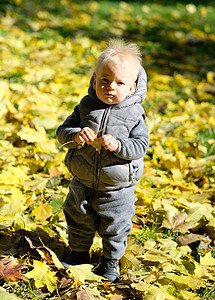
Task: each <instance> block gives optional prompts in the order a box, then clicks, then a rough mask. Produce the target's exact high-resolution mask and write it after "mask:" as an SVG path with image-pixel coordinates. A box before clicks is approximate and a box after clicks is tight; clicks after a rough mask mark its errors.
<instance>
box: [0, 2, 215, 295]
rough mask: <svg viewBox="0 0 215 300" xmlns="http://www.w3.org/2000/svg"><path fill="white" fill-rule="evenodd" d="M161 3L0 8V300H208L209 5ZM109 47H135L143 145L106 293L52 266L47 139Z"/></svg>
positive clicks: (61, 169)
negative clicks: (143, 78) (143, 84)
mask: <svg viewBox="0 0 215 300" xmlns="http://www.w3.org/2000/svg"><path fill="white" fill-rule="evenodd" d="M161 3H162V2H161ZM167 3H168V2H166V3H165V4H158V3H157V4H156V3H151V4H150V3H148V2H145V4H143V3H142V4H141V3H140V1H139V2H132V3H130V4H129V3H127V2H118V1H109V2H108V1H69V0H61V1H57V0H52V1H51V0H50V1H49V0H47V1H42V0H36V1H30V0H29V1H28V0H23V1H22V0H14V1H12V0H11V1H6V0H4V1H2V2H1V4H0V9H1V12H0V137H1V140H0V255H1V257H0V285H1V287H0V296H1V299H7V300H8V299H17V297H19V298H20V299H79V300H80V299H84V300H85V299H111V300H119V299H149V300H152V299H156V300H159V299H168V300H169V299H170V300H171V299H214V298H215V286H214V284H215V244H214V240H215V209H214V201H215V195H214V190H215V176H214V174H215V164H214V162H215V129H214V128H215V109H214V104H215V97H214V94H215V85H214V83H215V72H214V69H215V68H214V67H215V59H214V44H215V19H214V15H215V8H214V7H213V5H212V4H213V1H211V2H210V1H206V2H205V4H204V5H203V4H199V5H194V4H191V3H188V4H187V3H184V2H183V1H182V2H179V3H176V2H175V4H171V3H172V2H171V1H170V5H168V4H167ZM207 3H208V4H207ZM109 38H124V39H126V40H127V39H128V40H129V41H131V40H132V41H134V42H137V43H138V45H139V46H140V48H141V50H142V53H143V61H144V64H143V65H144V67H145V69H146V71H147V74H148V94H147V98H146V100H145V103H144V108H145V110H146V113H147V116H148V117H147V126H148V128H149V131H150V138H151V142H150V147H149V150H148V153H147V155H146V157H145V171H144V174H143V176H142V179H141V181H140V183H139V184H138V185H137V187H136V198H137V201H136V204H137V210H136V215H135V217H134V218H133V224H134V228H133V231H132V233H131V235H130V236H129V241H128V249H127V251H126V254H125V256H124V257H123V258H122V260H121V274H122V278H121V281H120V282H119V283H118V284H107V283H105V282H103V281H102V280H101V278H99V277H96V276H95V275H93V273H92V272H91V267H92V266H91V265H83V266H77V267H72V268H70V269H68V270H64V269H63V267H62V265H61V263H60V259H61V257H62V255H63V253H64V250H65V249H67V245H68V244H67V235H66V224H65V219H64V216H63V213H62V205H63V201H64V199H65V196H66V194H67V192H68V184H69V180H70V175H69V174H68V172H67V170H66V168H65V166H64V164H63V160H64V156H65V153H66V152H65V149H60V147H59V144H58V143H57V141H56V137H55V130H56V128H57V126H58V125H59V124H60V123H61V122H62V121H63V120H64V119H65V117H66V116H68V114H69V113H70V112H71V111H72V109H73V107H74V105H75V104H77V103H78V102H79V100H80V99H81V97H82V96H84V95H85V94H86V92H87V88H88V83H89V79H90V77H91V75H92V72H93V69H94V65H95V61H96V58H97V57H98V55H99V53H100V52H101V50H102V49H103V48H104V47H105V42H106V41H107V40H108V39H109ZM100 252H101V241H100V238H99V237H96V238H95V242H94V245H93V247H92V251H91V255H92V262H93V263H96V262H97V261H98V258H99V255H100ZM9 293H10V294H9Z"/></svg>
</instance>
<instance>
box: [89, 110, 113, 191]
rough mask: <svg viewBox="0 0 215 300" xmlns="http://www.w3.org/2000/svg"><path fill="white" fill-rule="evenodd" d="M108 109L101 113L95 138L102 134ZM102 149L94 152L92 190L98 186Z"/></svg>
mask: <svg viewBox="0 0 215 300" xmlns="http://www.w3.org/2000/svg"><path fill="white" fill-rule="evenodd" d="M110 108H111V107H110V106H109V107H107V108H106V109H105V111H104V113H103V116H102V119H101V123H100V126H99V132H98V134H97V137H101V136H102V134H103V130H104V128H105V126H106V120H107V117H108V114H109V111H110ZM102 148H103V147H102ZM102 148H101V151H100V154H99V153H98V151H96V155H95V182H94V185H93V188H94V189H96V188H97V187H98V184H99V177H100V170H101V155H102V150H103V149H102Z"/></svg>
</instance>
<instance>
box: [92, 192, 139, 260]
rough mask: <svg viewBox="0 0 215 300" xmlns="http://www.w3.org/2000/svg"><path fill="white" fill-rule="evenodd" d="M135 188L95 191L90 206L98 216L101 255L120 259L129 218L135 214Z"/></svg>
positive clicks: (125, 244)
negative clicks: (101, 242) (101, 245)
mask: <svg viewBox="0 0 215 300" xmlns="http://www.w3.org/2000/svg"><path fill="white" fill-rule="evenodd" d="M134 190H135V187H128V188H124V189H120V190H116V191H96V192H95V194H94V199H93V202H92V206H93V208H94V210H95V211H96V212H97V214H98V215H99V216H100V222H99V224H98V233H99V235H100V236H101V237H102V241H103V254H104V256H106V257H108V258H115V259H120V258H121V257H122V256H123V255H124V253H125V250H126V247H127V236H128V234H129V233H130V232H131V229H132V222H131V218H132V216H133V215H134V214H135V194H134Z"/></svg>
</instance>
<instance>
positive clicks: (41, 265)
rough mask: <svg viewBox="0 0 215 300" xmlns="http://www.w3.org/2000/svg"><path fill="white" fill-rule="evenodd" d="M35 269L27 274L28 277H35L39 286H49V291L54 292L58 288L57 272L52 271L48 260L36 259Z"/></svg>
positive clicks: (34, 262)
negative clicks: (47, 262)
mask: <svg viewBox="0 0 215 300" xmlns="http://www.w3.org/2000/svg"><path fill="white" fill-rule="evenodd" d="M33 268H34V269H33V270H32V271H30V272H28V273H27V274H25V276H26V277H27V278H28V279H31V278H33V279H34V281H35V286H36V287H37V288H41V287H44V286H47V289H48V290H49V292H53V291H54V290H55V288H56V284H57V280H58V279H57V277H56V276H55V275H56V273H55V272H53V271H50V268H49V266H48V265H47V264H46V262H44V261H43V262H41V261H37V260H34V261H33Z"/></svg>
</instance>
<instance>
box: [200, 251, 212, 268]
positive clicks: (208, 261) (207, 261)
mask: <svg viewBox="0 0 215 300" xmlns="http://www.w3.org/2000/svg"><path fill="white" fill-rule="evenodd" d="M200 264H201V265H203V266H215V258H213V257H212V255H211V251H210V252H208V253H206V254H205V256H203V257H200Z"/></svg>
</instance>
